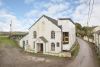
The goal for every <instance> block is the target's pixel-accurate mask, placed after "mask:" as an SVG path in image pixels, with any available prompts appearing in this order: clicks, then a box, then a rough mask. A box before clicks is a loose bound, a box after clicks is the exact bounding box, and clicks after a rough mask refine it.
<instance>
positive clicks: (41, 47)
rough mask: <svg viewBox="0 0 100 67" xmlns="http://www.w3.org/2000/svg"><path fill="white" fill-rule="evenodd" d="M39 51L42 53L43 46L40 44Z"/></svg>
mask: <svg viewBox="0 0 100 67" xmlns="http://www.w3.org/2000/svg"><path fill="white" fill-rule="evenodd" d="M40 51H41V52H43V44H42V43H41V44H40Z"/></svg>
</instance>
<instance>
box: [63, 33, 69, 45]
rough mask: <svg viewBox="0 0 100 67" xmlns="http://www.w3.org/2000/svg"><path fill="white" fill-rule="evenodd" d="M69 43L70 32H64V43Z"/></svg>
mask: <svg viewBox="0 0 100 67" xmlns="http://www.w3.org/2000/svg"><path fill="white" fill-rule="evenodd" d="M68 43H69V32H63V44H68Z"/></svg>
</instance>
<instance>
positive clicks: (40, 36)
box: [20, 15, 76, 56]
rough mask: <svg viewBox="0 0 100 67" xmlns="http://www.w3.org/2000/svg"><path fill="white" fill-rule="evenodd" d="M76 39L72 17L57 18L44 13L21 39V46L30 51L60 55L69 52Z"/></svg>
mask: <svg viewBox="0 0 100 67" xmlns="http://www.w3.org/2000/svg"><path fill="white" fill-rule="evenodd" d="M75 41H76V31H75V24H74V23H73V21H72V20H71V19H70V18H60V19H58V20H55V19H53V18H50V17H48V16H45V15H43V16H42V17H40V18H39V19H38V20H37V21H36V22H35V23H34V24H33V25H32V26H31V27H30V28H29V33H28V34H27V35H26V36H25V37H23V38H22V39H21V40H20V47H23V48H24V49H25V50H26V51H29V52H34V53H43V54H49V55H56V56H58V55H62V54H63V53H65V52H69V51H70V49H71V47H72V46H73V45H74V43H75Z"/></svg>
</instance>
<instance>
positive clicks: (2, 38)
mask: <svg viewBox="0 0 100 67" xmlns="http://www.w3.org/2000/svg"><path fill="white" fill-rule="evenodd" d="M2 45H9V46H13V47H18V45H17V42H16V41H14V40H12V39H10V38H9V37H5V36H0V46H2Z"/></svg>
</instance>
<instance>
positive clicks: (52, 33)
mask: <svg viewBox="0 0 100 67" xmlns="http://www.w3.org/2000/svg"><path fill="white" fill-rule="evenodd" d="M51 39H55V32H54V31H51Z"/></svg>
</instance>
